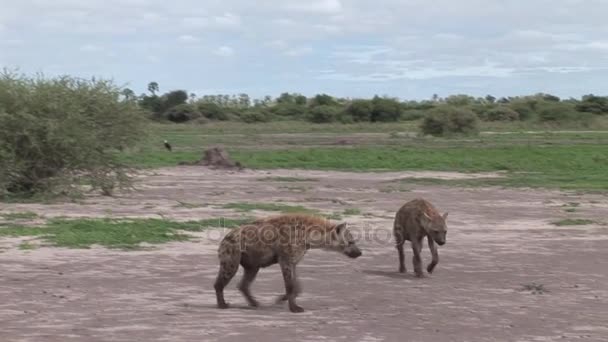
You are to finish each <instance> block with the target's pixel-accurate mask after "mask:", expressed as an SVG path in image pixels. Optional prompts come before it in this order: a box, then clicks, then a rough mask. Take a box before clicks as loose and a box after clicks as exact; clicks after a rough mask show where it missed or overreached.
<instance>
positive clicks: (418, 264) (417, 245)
mask: <svg viewBox="0 0 608 342" xmlns="http://www.w3.org/2000/svg"><path fill="white" fill-rule="evenodd" d="M412 251H413V252H414V257H413V259H412V262H413V264H414V273H415V274H416V277H418V278H422V277H424V274H423V273H422V258H421V257H420V252H421V251H422V239H417V238H413V239H412Z"/></svg>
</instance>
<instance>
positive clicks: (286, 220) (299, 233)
mask: <svg viewBox="0 0 608 342" xmlns="http://www.w3.org/2000/svg"><path fill="white" fill-rule="evenodd" d="M311 248H318V249H325V250H331V251H337V252H341V253H343V254H346V255H347V256H348V257H350V258H357V257H359V256H360V255H361V251H360V250H359V248H358V247H357V245H356V244H355V241H354V238H353V236H352V235H351V234H350V232H349V230H348V229H347V227H346V223H340V224H334V223H331V222H330V221H329V220H325V219H323V218H318V217H313V216H308V215H280V216H276V217H271V218H267V219H261V220H258V221H255V222H253V223H252V224H248V225H244V226H241V227H239V228H237V229H235V230H233V231H231V232H230V233H228V234H227V235H226V236H225V237H224V239H223V240H222V242H221V243H220V247H219V251H218V255H219V259H220V269H219V273H218V275H217V280H216V281H215V292H216V296H217V305H218V307H219V308H222V309H223V308H227V307H228V304H227V303H226V301H225V300H224V287H226V285H227V284H228V283H229V282H230V280H231V279H232V277H234V275H235V274H236V272H237V270H238V268H239V265H241V266H243V269H244V271H245V273H244V275H243V279H242V280H241V282H240V284H239V286H238V288H239V290H240V291H241V292H242V293H243V295H244V296H245V299H246V300H247V302H248V303H249V305H250V306H253V307H257V306H258V302H257V301H256V300H255V298H254V297H253V296H252V295H251V292H250V291H249V287H250V285H251V283H252V282H253V281H254V279H255V277H256V275H257V273H258V271H259V270H260V268H264V267H268V266H271V265H274V264H277V263H278V264H279V265H280V267H281V271H282V273H283V280H284V281H285V294H284V295H282V296H280V297H279V298H278V300H277V302H284V301H287V302H288V303H289V310H290V311H291V312H302V311H304V310H303V309H302V308H301V307H300V306H298V305H297V304H296V296H297V295H298V294H299V293H300V286H299V282H298V279H297V275H296V265H297V264H298V262H299V261H300V260H301V259H302V257H303V256H304V254H306V251H307V250H308V249H311Z"/></svg>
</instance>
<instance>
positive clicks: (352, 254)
mask: <svg viewBox="0 0 608 342" xmlns="http://www.w3.org/2000/svg"><path fill="white" fill-rule="evenodd" d="M344 254H346V256H347V257H349V258H353V259H356V258H358V257H360V256H361V254H363V253H362V252H361V250H360V249H359V248H358V247H356V246H349V247H346V248H345V249H344Z"/></svg>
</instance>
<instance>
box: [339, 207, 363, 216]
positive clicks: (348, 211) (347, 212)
mask: <svg viewBox="0 0 608 342" xmlns="http://www.w3.org/2000/svg"><path fill="white" fill-rule="evenodd" d="M342 214H343V215H344V216H352V215H361V209H359V208H348V209H344V211H343V212H342Z"/></svg>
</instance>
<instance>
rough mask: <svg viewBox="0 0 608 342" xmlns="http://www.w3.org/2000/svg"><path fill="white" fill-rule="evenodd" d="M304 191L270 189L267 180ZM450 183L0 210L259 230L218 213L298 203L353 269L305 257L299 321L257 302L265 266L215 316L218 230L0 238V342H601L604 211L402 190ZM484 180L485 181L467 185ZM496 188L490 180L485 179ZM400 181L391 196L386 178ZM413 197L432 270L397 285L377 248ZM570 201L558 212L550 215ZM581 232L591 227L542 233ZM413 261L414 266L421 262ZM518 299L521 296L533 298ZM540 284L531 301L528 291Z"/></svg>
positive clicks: (342, 183) (274, 277)
mask: <svg viewBox="0 0 608 342" xmlns="http://www.w3.org/2000/svg"><path fill="white" fill-rule="evenodd" d="M277 176H289V177H305V178H314V179H316V180H315V181H307V182H278V181H276V180H273V179H272V178H270V179H264V178H267V177H277ZM476 176H479V175H461V174H456V173H440V172H433V173H419V172H418V173H415V172H399V173H378V174H376V173H341V172H320V171H286V170H277V171H272V172H266V171H250V170H247V171H243V172H222V171H210V170H207V169H204V168H200V167H177V168H167V169H160V170H155V171H154V172H149V173H148V174H145V175H142V176H141V182H140V183H139V185H138V188H139V190H138V191H137V192H133V193H129V194H124V195H121V196H118V198H114V199H109V198H103V197H90V198H87V199H86V200H85V201H83V203H68V204H52V205H42V204H0V209H1V210H2V211H3V212H23V211H34V212H36V213H38V214H40V215H44V217H47V218H50V217H56V216H69V217H156V218H159V217H165V218H167V219H174V220H187V219H203V218H211V217H218V216H227V217H238V216H241V215H252V216H264V215H269V214H270V213H265V212H253V213H238V212H235V211H231V210H227V209H222V208H221V205H222V204H225V203H231V202H244V201H246V202H268V203H283V204H294V205H302V206H305V207H308V208H316V209H320V210H322V211H323V212H326V213H340V212H343V210H344V209H347V208H359V209H361V215H357V216H344V218H343V220H345V221H347V222H349V225H350V227H351V229H352V230H353V231H355V232H357V233H358V234H359V235H358V236H359V237H360V241H359V242H358V244H359V246H360V247H361V248H362V250H363V256H362V257H360V258H358V259H356V260H350V259H348V258H346V257H345V256H342V255H339V254H336V253H330V252H322V251H316V250H315V251H310V252H309V254H308V255H307V256H306V257H305V258H304V260H303V262H302V264H301V265H300V267H299V276H300V278H301V282H302V286H303V290H304V293H303V294H302V296H301V297H300V298H299V304H300V305H301V306H303V307H304V309H305V310H306V312H304V313H301V314H292V313H290V312H289V311H288V310H287V308H286V306H285V305H275V304H273V302H274V299H275V297H276V296H277V295H278V294H279V293H281V292H282V291H284V289H283V285H282V280H281V275H280V271H279V269H278V267H276V266H274V267H270V268H267V269H264V270H262V271H261V272H260V274H259V275H258V278H257V280H256V282H255V283H254V286H253V292H254V294H255V295H256V296H257V297H258V299H259V300H260V302H261V303H262V307H261V308H259V309H249V308H248V307H247V306H246V305H245V300H244V299H243V297H242V296H241V295H240V293H239V292H238V291H237V290H236V285H237V283H238V279H239V278H240V275H241V272H239V274H238V275H237V277H236V278H235V279H234V280H233V282H232V283H231V284H230V285H229V287H228V289H227V291H226V298H227V300H228V301H229V302H230V303H231V304H232V308H231V309H228V310H219V309H216V308H215V295H214V291H213V286H212V283H213V281H214V278H215V275H216V272H217V256H216V250H217V244H218V242H219V239H221V236H222V234H223V233H224V230H221V229H214V230H209V231H206V232H204V233H200V234H198V235H197V236H198V239H197V240H196V241H193V242H183V243H171V244H166V245H161V246H156V247H155V248H153V249H150V250H142V251H132V252H123V251H117V250H107V249H103V248H92V249H89V250H69V249H60V248H51V247H42V248H38V249H35V250H32V251H22V250H19V249H17V248H16V244H17V243H18V241H16V239H0V341H2V342H13V341H24V342H25V341H28V342H29V341H44V342H55V341H57V342H63V341H129V342H130V341H245V340H252V341H253V340H260V341H265V340H266V341H284V340H290V341H364V342H373V341H409V342H415V341H432V342H441V341H579V340H581V341H607V340H608V226H605V225H603V224H602V223H607V222H608V197H606V196H604V195H589V194H585V195H583V194H576V193H563V192H557V191H539V190H506V189H479V188H475V189H458V188H446V187H434V186H418V185H416V184H411V183H408V181H407V178H409V177H435V178H458V177H476ZM483 176H487V175H483ZM495 176H500V175H495ZM399 179H401V182H397V181H396V180H399ZM415 197H424V198H426V199H428V200H430V201H431V202H433V203H434V204H435V205H436V206H437V207H438V208H439V209H440V210H445V211H449V213H450V215H449V219H448V229H449V230H448V236H447V240H448V242H447V244H446V245H445V246H442V247H440V249H439V254H440V259H441V260H440V262H439V265H438V266H437V269H436V272H435V273H434V274H433V275H431V276H428V277H426V278H423V279H415V278H414V277H413V276H412V273H411V270H412V266H411V250H410V249H406V253H407V261H408V263H407V264H406V265H407V266H408V271H409V273H407V274H405V275H402V274H399V273H397V253H396V250H395V248H394V247H393V241H392V239H391V237H390V234H391V231H390V229H391V225H392V217H393V215H394V213H395V211H396V210H397V209H398V208H399V206H400V205H401V204H402V203H404V202H405V201H408V200H410V199H413V198H415ZM567 203H579V206H578V207H577V211H576V212H574V213H572V212H566V211H565V210H564V207H563V206H564V204H567ZM564 218H585V219H591V220H594V221H596V222H598V223H596V224H591V225H585V226H565V227H557V226H554V225H552V224H551V222H554V221H557V220H561V219H564ZM423 260H424V262H425V264H426V263H428V261H429V260H430V255H429V253H428V249H426V248H425V249H424V251H423ZM534 284H536V285H538V286H537V288H538V289H540V290H541V291H540V292H541V293H533V292H534V291H532V290H531V289H529V288H528V289H526V287H525V285H528V286H529V287H531V288H533V287H535V285H534ZM540 285H542V288H541V287H540Z"/></svg>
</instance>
